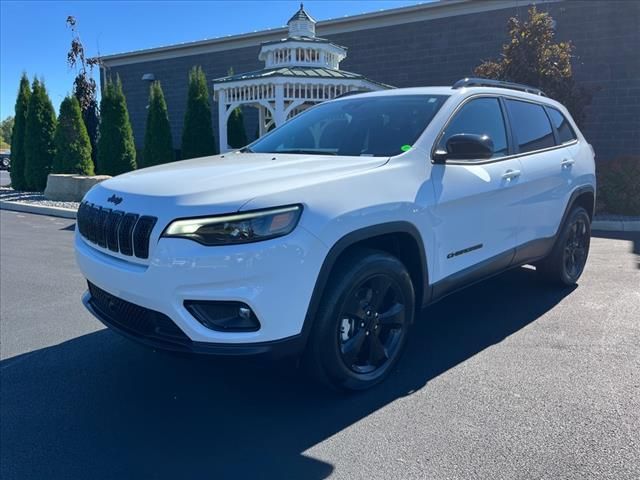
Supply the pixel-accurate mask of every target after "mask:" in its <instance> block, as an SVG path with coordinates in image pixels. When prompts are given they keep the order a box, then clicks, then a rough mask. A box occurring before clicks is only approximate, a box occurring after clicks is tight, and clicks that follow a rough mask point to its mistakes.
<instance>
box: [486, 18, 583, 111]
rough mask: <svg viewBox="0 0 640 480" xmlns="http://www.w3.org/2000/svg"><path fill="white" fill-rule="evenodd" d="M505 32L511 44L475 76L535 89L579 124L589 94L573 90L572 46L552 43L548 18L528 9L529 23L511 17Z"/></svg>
mask: <svg viewBox="0 0 640 480" xmlns="http://www.w3.org/2000/svg"><path fill="white" fill-rule="evenodd" d="M508 28H509V37H510V41H509V43H507V44H505V45H503V47H502V55H501V57H502V58H501V59H500V60H497V61H494V60H489V61H485V62H483V63H482V64H480V65H478V66H477V67H476V68H475V71H474V73H475V74H476V75H479V76H481V77H484V78H492V79H496V80H506V81H510V82H518V83H524V84H527V85H531V86H534V87H538V88H540V89H541V90H543V91H544V92H545V93H546V94H547V95H548V96H550V97H551V98H554V99H556V100H558V101H559V102H560V103H562V104H563V105H565V106H566V107H567V108H568V109H569V111H570V112H571V115H572V116H573V118H574V119H575V121H576V122H578V123H581V122H582V121H583V120H584V113H585V107H586V106H587V105H589V103H590V102H591V93H590V92H589V91H587V90H586V89H584V88H579V87H576V85H575V81H574V79H573V71H572V68H571V57H572V54H573V49H574V47H573V45H572V44H571V42H560V43H555V42H554V37H555V31H554V22H553V18H552V17H551V15H549V14H548V13H547V12H539V11H538V10H537V9H536V7H531V8H530V9H529V18H528V19H526V20H525V21H522V20H520V19H519V18H518V17H512V18H510V19H509V22H508Z"/></svg>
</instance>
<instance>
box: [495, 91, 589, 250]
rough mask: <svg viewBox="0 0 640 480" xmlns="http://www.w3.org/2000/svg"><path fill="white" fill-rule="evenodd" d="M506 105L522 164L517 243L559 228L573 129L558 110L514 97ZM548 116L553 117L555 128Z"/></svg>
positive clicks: (568, 185)
mask: <svg viewBox="0 0 640 480" xmlns="http://www.w3.org/2000/svg"><path fill="white" fill-rule="evenodd" d="M505 105H506V108H507V113H508V116H509V121H510V123H511V130H512V134H513V143H514V147H515V150H516V152H517V153H518V154H519V156H520V162H521V164H522V175H521V177H520V188H521V190H522V196H523V202H522V222H521V225H520V228H519V236H518V243H519V244H521V245H522V244H527V243H529V242H533V241H536V240H542V239H550V238H551V237H553V236H554V235H555V233H556V231H557V229H558V226H559V224H560V221H561V219H562V215H563V214H564V209H565V206H566V204H567V201H568V198H569V195H570V192H571V184H572V173H571V172H572V165H573V161H574V159H573V154H574V152H573V149H575V148H577V146H576V141H575V140H576V138H575V133H574V132H573V130H572V129H571V126H570V125H569V123H568V122H567V121H566V119H564V117H563V116H562V114H561V113H560V112H558V111H557V110H554V112H555V113H554V112H551V111H550V110H549V109H545V107H544V106H542V105H540V104H538V103H534V102H529V101H525V100H521V99H518V100H516V99H515V98H505ZM556 114H559V115H560V117H561V118H558V117H557V115H556ZM550 117H552V119H553V118H555V122H556V123H557V128H554V126H553V124H552V122H551V120H550Z"/></svg>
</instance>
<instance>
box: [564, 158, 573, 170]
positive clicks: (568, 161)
mask: <svg viewBox="0 0 640 480" xmlns="http://www.w3.org/2000/svg"><path fill="white" fill-rule="evenodd" d="M574 163H576V161H575V160H574V159H573V158H565V159H564V160H562V161H561V162H560V165H561V166H562V167H563V168H568V167H570V166H571V165H573V164H574Z"/></svg>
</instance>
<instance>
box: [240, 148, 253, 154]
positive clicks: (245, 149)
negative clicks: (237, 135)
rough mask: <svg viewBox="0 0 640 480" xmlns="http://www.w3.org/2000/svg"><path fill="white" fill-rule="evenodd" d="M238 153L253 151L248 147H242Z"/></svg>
mask: <svg viewBox="0 0 640 480" xmlns="http://www.w3.org/2000/svg"><path fill="white" fill-rule="evenodd" d="M240 153H255V152H254V151H253V150H251V149H250V148H249V147H244V148H242V149H240Z"/></svg>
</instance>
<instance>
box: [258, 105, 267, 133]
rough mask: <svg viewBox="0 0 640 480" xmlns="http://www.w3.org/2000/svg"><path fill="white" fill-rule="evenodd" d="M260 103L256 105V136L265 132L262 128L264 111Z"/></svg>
mask: <svg viewBox="0 0 640 480" xmlns="http://www.w3.org/2000/svg"><path fill="white" fill-rule="evenodd" d="M264 110H265V109H264V107H263V106H262V105H258V137H261V136H263V135H264V134H265V133H267V132H266V129H265V128H264V124H265V111H264Z"/></svg>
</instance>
